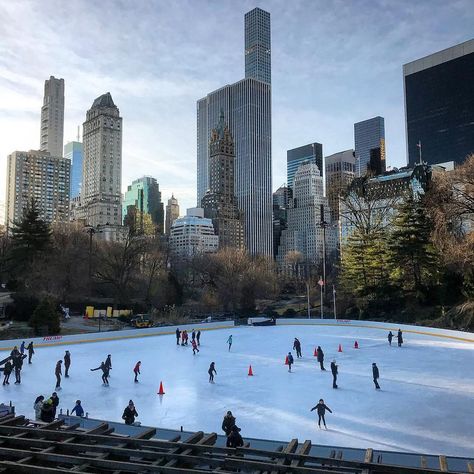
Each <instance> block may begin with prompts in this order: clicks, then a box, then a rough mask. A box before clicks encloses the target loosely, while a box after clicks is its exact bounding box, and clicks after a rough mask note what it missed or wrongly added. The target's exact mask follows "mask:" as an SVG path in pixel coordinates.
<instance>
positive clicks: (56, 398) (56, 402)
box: [51, 392, 59, 418]
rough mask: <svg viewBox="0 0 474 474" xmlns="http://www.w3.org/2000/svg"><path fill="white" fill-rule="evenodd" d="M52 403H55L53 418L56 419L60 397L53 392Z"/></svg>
mask: <svg viewBox="0 0 474 474" xmlns="http://www.w3.org/2000/svg"><path fill="white" fill-rule="evenodd" d="M51 401H52V402H53V417H54V418H56V410H57V409H58V406H59V397H58V394H57V393H56V392H53V394H52V395H51Z"/></svg>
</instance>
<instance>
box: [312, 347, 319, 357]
mask: <svg viewBox="0 0 474 474" xmlns="http://www.w3.org/2000/svg"><path fill="white" fill-rule="evenodd" d="M313 355H314V357H318V351H317V350H316V347H315V348H314V354H313Z"/></svg>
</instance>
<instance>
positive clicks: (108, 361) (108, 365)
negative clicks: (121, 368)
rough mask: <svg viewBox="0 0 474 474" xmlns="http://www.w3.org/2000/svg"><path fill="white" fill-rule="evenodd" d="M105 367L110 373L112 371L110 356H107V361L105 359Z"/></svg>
mask: <svg viewBox="0 0 474 474" xmlns="http://www.w3.org/2000/svg"><path fill="white" fill-rule="evenodd" d="M105 366H106V367H107V369H108V370H109V373H110V371H111V370H112V356H111V355H110V354H107V359H105ZM107 377H108V375H107Z"/></svg>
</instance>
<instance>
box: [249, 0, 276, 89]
mask: <svg viewBox="0 0 474 474" xmlns="http://www.w3.org/2000/svg"><path fill="white" fill-rule="evenodd" d="M245 77H249V78H252V79H257V80H259V81H262V82H266V83H267V84H271V82H272V57H271V34H270V13H268V12H266V11H265V10H262V9H260V8H254V9H253V10H251V11H249V12H248V13H246V14H245Z"/></svg>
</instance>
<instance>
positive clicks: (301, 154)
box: [286, 142, 324, 188]
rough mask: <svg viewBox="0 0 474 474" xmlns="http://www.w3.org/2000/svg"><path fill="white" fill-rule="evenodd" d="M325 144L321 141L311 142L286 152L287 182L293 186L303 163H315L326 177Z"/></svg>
mask: <svg viewBox="0 0 474 474" xmlns="http://www.w3.org/2000/svg"><path fill="white" fill-rule="evenodd" d="M323 161H324V160H323V145H322V144H321V143H317V142H314V143H309V144H308V145H303V146H300V147H298V148H293V149H291V150H288V151H287V152H286V179H287V181H286V184H287V185H288V186H289V187H290V188H292V187H293V180H294V178H295V174H296V172H297V171H298V168H299V167H300V166H301V165H302V164H303V163H306V162H308V163H314V164H315V165H316V166H317V167H318V169H319V172H320V173H321V176H323V177H324V165H323Z"/></svg>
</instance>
